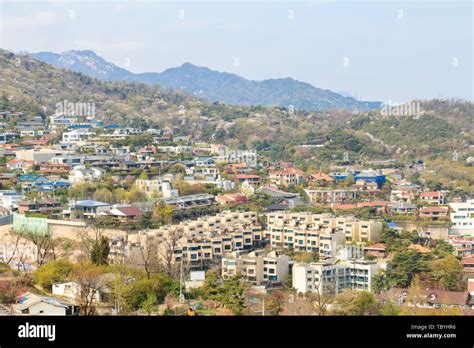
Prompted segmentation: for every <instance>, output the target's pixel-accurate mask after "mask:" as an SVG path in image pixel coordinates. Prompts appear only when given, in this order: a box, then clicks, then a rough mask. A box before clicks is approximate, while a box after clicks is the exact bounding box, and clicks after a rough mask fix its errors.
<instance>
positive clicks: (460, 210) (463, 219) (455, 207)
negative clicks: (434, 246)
mask: <svg viewBox="0 0 474 348" xmlns="http://www.w3.org/2000/svg"><path fill="white" fill-rule="evenodd" d="M449 207H450V208H451V210H452V213H451V222H452V226H451V227H450V228H449V233H450V234H455V235H470V236H473V237H474V199H469V200H467V201H466V202H463V203H450V204H449Z"/></svg>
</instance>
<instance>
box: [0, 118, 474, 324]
mask: <svg viewBox="0 0 474 348" xmlns="http://www.w3.org/2000/svg"><path fill="white" fill-rule="evenodd" d="M1 114H2V115H3V116H4V118H3V120H4V121H5V122H6V123H8V125H9V126H8V128H5V127H4V128H3V130H2V131H1V132H2V134H0V136H3V137H4V138H5V139H8V141H4V143H3V144H1V145H0V152H2V157H1V162H0V163H1V174H2V178H3V179H2V180H1V181H0V185H1V190H0V205H1V209H2V211H1V213H2V214H1V217H0V231H1V232H0V265H1V268H0V284H1V285H2V286H1V287H0V302H1V304H2V308H7V309H8V310H7V311H6V312H8V313H10V314H11V315H111V314H113V315H117V314H137V315H140V314H143V313H153V314H165V313H168V314H171V313H174V314H176V313H179V312H180V308H184V307H186V306H190V305H191V306H197V305H198V304H199V306H200V308H205V310H204V309H202V310H201V311H203V312H208V313H213V315H230V314H246V315H252V314H251V313H252V309H251V308H252V307H253V306H255V300H252V301H253V302H252V301H251V300H250V298H254V299H255V295H251V294H252V293H254V292H256V293H257V294H259V295H258V296H257V297H256V298H257V302H258V303H260V302H259V301H262V300H263V299H264V298H265V299H267V303H270V305H269V306H270V307H269V308H268V309H267V312H268V313H272V311H273V314H285V313H286V314H303V315H314V313H315V309H314V306H311V305H308V304H310V303H311V301H312V300H311V299H313V300H314V296H318V298H321V296H324V297H325V298H327V300H325V302H324V305H322V304H320V306H319V307H318V310H317V312H318V313H320V314H321V313H323V314H326V313H327V314H330V313H333V312H334V313H337V306H338V301H339V298H340V297H341V296H346V295H347V293H348V292H351V291H352V292H355V294H356V295H354V296H357V293H360V292H368V293H370V294H371V296H373V298H374V301H375V302H376V303H377V306H378V307H377V308H379V309H378V310H379V311H383V310H384V309H383V308H386V307H387V306H389V305H390V306H397V309H396V312H397V313H405V314H406V313H414V311H416V309H417V308H419V309H420V311H424V310H427V309H432V310H435V311H436V310H445V309H446V310H448V309H449V310H450V311H457V312H456V313H459V314H463V315H472V314H474V288H473V285H474V283H473V282H474V275H473V269H474V261H473V258H474V199H473V198H472V197H465V196H460V195H458V194H457V193H456V192H451V191H448V190H442V189H439V190H435V191H433V190H432V188H431V186H429V185H427V184H426V183H423V182H421V181H420V180H417V181H415V182H414V181H411V180H410V179H409V177H410V175H408V176H407V177H405V175H407V174H409V173H410V172H411V171H413V169H411V168H408V169H407V168H403V167H400V166H399V165H397V166H394V165H388V166H386V165H384V166H380V165H378V166H372V165H361V164H355V165H346V166H343V167H342V166H331V167H328V168H325V169H324V170H321V169H319V170H314V169H311V168H310V169H308V168H298V165H297V164H295V163H292V162H283V161H273V160H272V159H271V158H268V157H266V156H265V155H262V154H260V153H259V151H258V150H255V149H250V150H249V149H247V150H239V149H236V148H231V147H228V146H226V145H223V144H220V143H203V142H202V141H194V140H193V138H192V137H190V136H178V135H175V134H174V133H173V131H171V130H169V129H158V127H157V126H155V127H154V128H148V129H146V128H143V129H135V128H129V127H126V126H125V125H120V124H110V125H108V124H105V123H104V122H102V121H99V120H98V119H96V118H91V117H81V116H75V115H53V116H51V117H49V118H43V117H41V116H40V115H34V116H33V117H30V116H27V115H24V116H23V117H22V118H21V119H22V120H26V121H21V122H15V121H13V120H14V119H15V117H16V116H15V115H16V114H12V113H10V112H9V111H3V112H2V113H1ZM30 120H31V122H33V120H34V124H33V123H31V124H30V123H28V127H30V128H25V127H26V123H27V122H30ZM66 120H67V122H66ZM30 129H31V131H26V130H30ZM33 130H34V131H33ZM411 176H412V175H411ZM410 264H411V266H410ZM440 272H441V273H440ZM448 272H449V273H448ZM435 274H436V278H433V277H434V275H435ZM157 279H161V280H160V283H159V284H161V285H158V283H156V281H157ZM236 282H237V283H236ZM118 283H120V284H121V286H123V287H125V288H126V290H124V291H126V292H127V293H130V294H131V295H130V296H131V297H124V296H123V295H122V294H121V293H120V292H117V290H116V287H117V284H118ZM141 283H143V284H149V285H146V286H145V288H146V287H148V286H151V288H154V287H156V286H158V287H164V288H161V290H160V291H162V295H160V296H159V297H156V296H157V295H156V293H155V292H154V291H158V290H144V289H145V288H143V289H142V288H140V287H139V285H138V284H141ZM155 283H156V284H155ZM230 284H234V285H235V286H237V288H235V287H234V288H229V286H230ZM172 288H173V289H174V290H171V289H172ZM178 289H179V291H178ZM212 289H215V291H222V292H223V293H226V291H237V292H238V294H240V295H239V296H242V300H241V301H240V302H238V303H237V304H236V303H230V302H228V301H227V300H226V299H225V298H224V299H222V298H221V300H220V301H222V302H221V305H218V306H216V303H217V302H216V301H219V300H217V298H218V297H216V295H210V294H211V293H212V292H213V291H214V290H212ZM143 291H145V293H144V292H143ZM228 295H229V293H227V295H225V296H228ZM150 296H151V297H150ZM289 297H291V298H295V299H296V301H299V302H301V303H303V304H306V305H305V306H303V305H302V306H300V307H301V308H300V307H299V309H298V311H296V312H295V309H292V308H291V307H292V306H290V305H288V306H287V305H284V304H283V303H280V305H278V313H276V312H275V308H273V307H274V306H275V303H276V302H278V301H281V299H282V298H289ZM401 298H403V300H400V299H401ZM278 299H280V300H278ZM146 301H149V302H150V303H148V302H146ZM308 301H309V302H308ZM280 307H281V308H280ZM387 308H388V307H387ZM392 309H393V308H392ZM198 312H199V311H198ZM450 313H451V312H450ZM381 314H382V312H380V315H381Z"/></svg>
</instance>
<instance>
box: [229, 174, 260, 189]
mask: <svg viewBox="0 0 474 348" xmlns="http://www.w3.org/2000/svg"><path fill="white" fill-rule="evenodd" d="M234 181H235V183H236V184H242V183H244V182H246V181H247V182H248V183H249V184H250V185H252V186H253V187H257V186H259V185H260V177H259V176H258V175H252V174H237V175H234Z"/></svg>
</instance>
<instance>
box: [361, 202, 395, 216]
mask: <svg viewBox="0 0 474 348" xmlns="http://www.w3.org/2000/svg"><path fill="white" fill-rule="evenodd" d="M388 204H390V202H387V201H374V202H360V203H357V208H372V209H375V210H376V211H377V212H379V213H387V212H388V208H387V206H388Z"/></svg>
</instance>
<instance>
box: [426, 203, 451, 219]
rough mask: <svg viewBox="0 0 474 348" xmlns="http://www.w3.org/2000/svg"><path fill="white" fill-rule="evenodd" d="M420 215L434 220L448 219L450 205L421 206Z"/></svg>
mask: <svg viewBox="0 0 474 348" xmlns="http://www.w3.org/2000/svg"><path fill="white" fill-rule="evenodd" d="M420 217H421V218H428V219H432V220H440V219H447V217H448V207H433V206H432V207H422V208H420Z"/></svg>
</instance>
